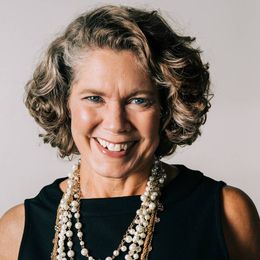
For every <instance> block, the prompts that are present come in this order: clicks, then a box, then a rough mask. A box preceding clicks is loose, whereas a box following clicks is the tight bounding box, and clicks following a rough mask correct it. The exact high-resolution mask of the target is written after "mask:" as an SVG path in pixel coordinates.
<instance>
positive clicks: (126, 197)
mask: <svg viewBox="0 0 260 260" xmlns="http://www.w3.org/2000/svg"><path fill="white" fill-rule="evenodd" d="M172 166H175V167H176V168H177V171H178V174H177V176H175V177H174V178H173V179H172V180H171V181H170V182H169V183H167V185H165V186H164V187H163V189H162V193H164V192H165V191H166V190H168V189H169V187H171V188H172V186H175V183H176V182H178V181H179V179H180V178H181V177H183V175H184V174H185V171H184V170H183V169H184V168H186V167H185V166H184V165H176V164H175V165H172ZM66 179H68V177H63V178H59V179H57V180H56V181H55V182H54V185H55V188H56V190H57V191H58V195H59V197H60V198H61V197H62V195H63V191H62V189H61V188H60V183H61V182H62V181H64V180H66ZM140 196H141V195H129V196H116V197H102V198H81V199H80V202H81V203H85V202H90V203H92V202H93V203H94V202H99V201H111V202H112V201H118V200H122V201H124V200H128V199H131V198H134V199H139V198H140Z"/></svg>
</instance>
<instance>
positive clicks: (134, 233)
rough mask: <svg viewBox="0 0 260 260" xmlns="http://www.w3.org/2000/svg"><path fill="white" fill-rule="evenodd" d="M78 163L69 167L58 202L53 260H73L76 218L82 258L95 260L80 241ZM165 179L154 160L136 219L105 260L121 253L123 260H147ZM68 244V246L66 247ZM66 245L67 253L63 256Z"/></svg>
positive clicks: (156, 160) (109, 259)
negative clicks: (123, 255) (65, 188)
mask: <svg viewBox="0 0 260 260" xmlns="http://www.w3.org/2000/svg"><path fill="white" fill-rule="evenodd" d="M79 168H80V160H79V162H78V163H77V164H76V165H74V166H73V167H72V169H73V171H72V172H71V173H69V176H68V177H69V178H68V187H67V190H66V191H65V192H64V194H63V197H62V199H61V201H60V204H59V207H58V212H57V219H56V225H55V237H54V240H53V243H54V247H53V251H52V254H51V259H52V260H54V259H55V260H57V259H58V260H66V259H67V258H66V257H67V256H68V257H69V259H71V260H73V259H74V256H75V252H74V250H73V248H72V247H73V242H72V236H73V232H72V230H71V229H72V225H73V224H72V217H73V216H74V218H75V221H76V223H75V225H74V226H75V229H76V233H77V237H78V239H79V243H80V246H81V255H83V256H85V257H86V258H87V259H88V260H95V258H94V257H93V256H91V255H90V252H89V250H88V249H87V247H86V243H85V242H84V241H83V233H82V230H81V228H82V223H81V222H80V194H81V192H80V174H79ZM165 179H166V174H165V172H164V169H163V168H162V165H161V162H160V160H159V159H157V158H155V160H154V164H153V167H152V170H151V175H150V176H149V179H148V181H147V184H146V188H145V192H144V193H143V195H141V197H140V199H141V207H140V208H139V209H138V210H137V211H136V216H135V218H134V220H133V221H132V223H131V224H130V226H129V227H128V229H127V231H126V233H125V235H124V237H123V239H122V240H121V243H120V244H119V246H118V248H117V249H116V250H114V251H113V254H112V256H108V257H106V258H105V260H113V259H115V258H116V257H117V256H119V255H120V254H121V253H123V254H125V259H126V260H133V259H141V260H142V259H147V257H148V254H149V252H150V251H151V240H152V235H153V229H154V225H155V222H156V220H157V217H156V214H157V209H158V208H160V207H161V205H160V204H159V197H160V195H161V193H160V188H161V187H162V186H163V183H164V181H165ZM66 241H67V243H66ZM65 243H66V245H67V248H68V251H67V252H65Z"/></svg>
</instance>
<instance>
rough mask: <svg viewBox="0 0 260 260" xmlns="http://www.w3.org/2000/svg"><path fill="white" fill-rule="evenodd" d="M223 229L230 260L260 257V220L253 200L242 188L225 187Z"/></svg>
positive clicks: (248, 259)
mask: <svg viewBox="0 0 260 260" xmlns="http://www.w3.org/2000/svg"><path fill="white" fill-rule="evenodd" d="M222 195H223V229H224V236H225V240H226V244H227V248H228V251H229V255H230V260H237V259H239V260H257V259H260V220H259V216H258V213H257V210H256V207H255V205H254V203H253V202H252V200H251V199H250V198H249V197H248V196H247V195H246V194H245V193H244V192H243V191H241V190H239V189H237V188H234V187H231V186H226V187H224V188H223V193H222Z"/></svg>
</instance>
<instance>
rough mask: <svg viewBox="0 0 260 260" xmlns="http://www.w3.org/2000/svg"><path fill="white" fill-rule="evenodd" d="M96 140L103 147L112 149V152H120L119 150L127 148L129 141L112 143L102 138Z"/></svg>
mask: <svg viewBox="0 0 260 260" xmlns="http://www.w3.org/2000/svg"><path fill="white" fill-rule="evenodd" d="M97 140H98V142H99V143H100V144H101V145H102V146H103V147H105V148H107V149H108V150H109V151H113V152H120V151H121V150H124V151H126V150H127V148H128V147H129V145H130V144H129V143H125V144H112V143H109V142H106V141H105V140H103V139H100V138H97Z"/></svg>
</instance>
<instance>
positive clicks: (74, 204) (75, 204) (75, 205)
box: [70, 200, 79, 207]
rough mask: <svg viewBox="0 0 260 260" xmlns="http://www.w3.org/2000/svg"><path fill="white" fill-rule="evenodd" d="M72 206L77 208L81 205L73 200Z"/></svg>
mask: <svg viewBox="0 0 260 260" xmlns="http://www.w3.org/2000/svg"><path fill="white" fill-rule="evenodd" d="M70 205H71V206H72V207H77V206H78V205H79V203H78V202H77V201H76V200H73V201H72V202H71V203H70Z"/></svg>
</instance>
